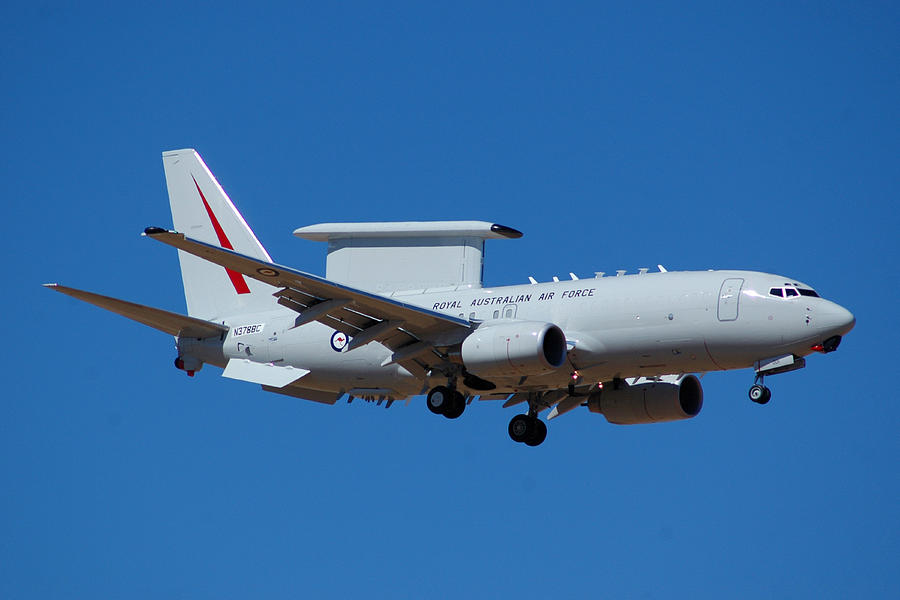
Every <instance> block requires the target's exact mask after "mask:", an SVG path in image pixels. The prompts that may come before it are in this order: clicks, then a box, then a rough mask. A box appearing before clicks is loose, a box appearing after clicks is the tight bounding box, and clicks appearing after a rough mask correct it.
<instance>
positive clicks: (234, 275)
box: [191, 175, 250, 294]
mask: <svg viewBox="0 0 900 600" xmlns="http://www.w3.org/2000/svg"><path fill="white" fill-rule="evenodd" d="M191 179H193V180H194V185H195V186H197V193H199V194H200V199H201V200H203V206H204V207H205V208H206V214H208V215H209V220H210V221H211V222H212V226H213V229H215V230H216V237H218V238H219V245H220V246H222V247H223V248H226V249H228V250H234V247H233V246H232V245H231V242H230V241H229V240H228V236H227V235H225V230H224V229H222V226H221V225H220V224H219V220H218V219H217V218H216V215H215V214H214V213H213V211H212V209H211V208H210V207H209V202H207V201H206V196H204V195H203V190H201V189H200V184H198V183H197V180H196V179H194V176H193V175H191ZM225 271H226V272H227V273H228V278H229V279H231V285H233V286H234V291H236V292H237V293H238V294H249V293H250V288H249V287H248V286H247V282H246V281H245V280H244V276H243V275H241V274H240V273H238V272H237V271H232V270H231V269H225Z"/></svg>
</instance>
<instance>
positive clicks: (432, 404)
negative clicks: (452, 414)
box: [425, 385, 454, 415]
mask: <svg viewBox="0 0 900 600" xmlns="http://www.w3.org/2000/svg"><path fill="white" fill-rule="evenodd" d="M453 393H454V392H453V390H451V389H450V388H448V387H447V386H444V385H439V386H437V387H434V388H431V391H430V392H428V398H427V399H426V401H425V403H426V404H428V410H430V411H431V412H433V413H434V414H436V415H442V414H444V413H445V412H446V411H447V408H448V407H449V406H450V404H451V403H452V401H453Z"/></svg>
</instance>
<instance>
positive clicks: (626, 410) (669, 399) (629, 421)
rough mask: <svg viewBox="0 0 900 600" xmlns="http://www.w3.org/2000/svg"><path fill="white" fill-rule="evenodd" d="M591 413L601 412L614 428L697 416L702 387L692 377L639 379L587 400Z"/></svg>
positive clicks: (604, 390)
mask: <svg viewBox="0 0 900 600" xmlns="http://www.w3.org/2000/svg"><path fill="white" fill-rule="evenodd" d="M587 404H588V408H589V409H590V411H591V412H595V413H602V414H603V416H604V417H606V420H607V421H609V422H610V423H615V424H617V425H638V424H642V423H660V422H663V421H680V420H682V419H690V418H692V417H696V416H697V415H698V414H699V413H700V409H701V408H703V387H702V386H701V385H700V380H698V379H697V378H696V377H694V376H693V375H687V376H685V377H681V378H678V377H677V376H675V375H667V376H665V377H661V378H660V381H656V380H652V379H646V378H641V379H638V380H637V381H636V382H635V383H634V384H633V385H628V384H627V383H625V382H622V384H621V387H619V389H612V386H608V387H606V388H604V389H602V390H599V391H597V392H594V393H593V394H591V395H590V396H589V397H588V403H587Z"/></svg>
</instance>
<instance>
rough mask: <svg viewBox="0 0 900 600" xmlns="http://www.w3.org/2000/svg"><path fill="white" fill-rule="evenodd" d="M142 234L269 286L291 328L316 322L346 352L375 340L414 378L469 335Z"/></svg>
mask: <svg viewBox="0 0 900 600" xmlns="http://www.w3.org/2000/svg"><path fill="white" fill-rule="evenodd" d="M144 235H146V236H147V237H151V238H153V239H155V240H159V241H161V242H163V243H164V244H168V245H169V246H173V247H175V248H178V249H179V250H183V251H185V252H187V253H189V254H193V255H195V256H199V257H200V258H203V259H206V260H208V261H210V262H212V263H215V264H217V265H220V266H223V267H225V268H226V269H230V270H232V271H236V272H238V273H242V274H243V275H245V276H247V277H251V278H253V279H256V280H258V281H262V282H263V283H267V284H269V285H271V286H273V287H276V288H281V289H279V290H278V291H277V292H275V294H274V295H275V296H276V297H277V298H278V303H279V304H281V305H282V306H285V307H287V308H290V309H291V310H294V311H296V312H297V313H299V316H298V317H297V319H296V320H295V323H294V326H295V327H299V326H300V325H304V324H306V323H310V322H312V321H318V322H320V323H323V324H325V325H327V326H328V327H332V328H334V329H337V330H339V331H341V332H343V333H345V334H346V335H348V336H350V343H349V344H348V349H349V351H352V350H354V349H355V348H359V347H360V346H363V345H365V344H368V343H370V342H379V343H381V344H383V345H384V346H386V347H387V348H389V349H390V350H391V351H392V354H391V356H390V357H389V358H387V359H386V360H385V361H384V363H383V365H385V366H386V365H389V364H391V363H398V364H400V365H402V366H403V367H404V368H406V369H407V370H408V371H410V373H412V374H413V375H415V376H417V377H424V376H425V374H426V371H427V369H428V368H429V366H431V365H434V364H436V363H438V362H443V361H446V360H447V357H446V355H445V354H444V353H443V352H442V351H441V349H442V348H446V347H449V346H452V345H455V344H458V343H460V342H461V341H462V340H463V338H465V336H466V335H468V334H469V333H470V332H471V324H470V323H469V321H467V320H465V319H457V318H455V317H451V316H448V315H443V314H441V313H437V312H433V311H430V310H428V309H425V308H421V307H419V306H413V305H411V304H406V303H405V302H399V301H397V300H394V299H391V298H387V297H384V296H379V295H377V294H372V293H370V292H366V291H363V290H359V289H356V288H352V287H349V286H345V285H341V284H338V283H334V282H332V281H328V280H327V279H323V278H321V277H317V276H316V275H310V274H309V273H303V272H300V271H295V270H294V269H291V268H289V267H284V266H281V265H277V264H275V263H271V262H266V261H263V260H259V259H256V258H252V257H249V256H245V255H243V254H239V253H237V252H234V251H232V250H227V249H224V248H220V247H218V246H214V245H211V244H207V243H204V242H199V241H197V240H194V239H191V238H189V237H186V236H185V235H184V234H183V233H178V232H175V231H167V230H165V229H161V228H159V227H149V228H147V229H146V230H145V231H144Z"/></svg>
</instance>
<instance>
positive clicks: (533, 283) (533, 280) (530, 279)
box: [528, 275, 537, 285]
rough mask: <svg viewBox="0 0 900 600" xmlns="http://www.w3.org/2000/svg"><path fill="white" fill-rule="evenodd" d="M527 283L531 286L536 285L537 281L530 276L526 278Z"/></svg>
mask: <svg viewBox="0 0 900 600" xmlns="http://www.w3.org/2000/svg"><path fill="white" fill-rule="evenodd" d="M528 281H530V282H531V285H537V279H535V278H534V277H532V276H531V275H529V276H528Z"/></svg>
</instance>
